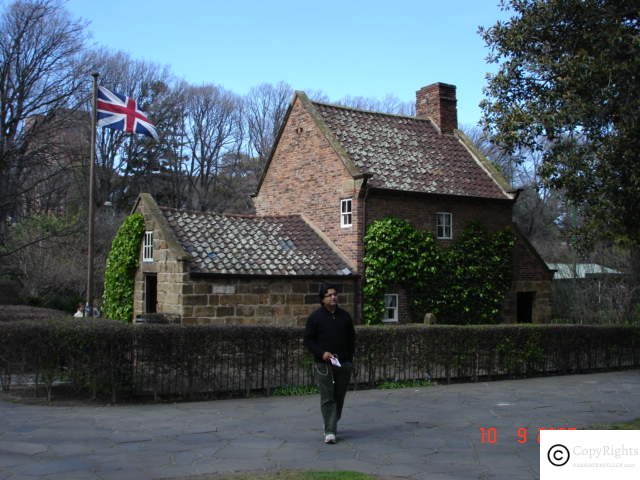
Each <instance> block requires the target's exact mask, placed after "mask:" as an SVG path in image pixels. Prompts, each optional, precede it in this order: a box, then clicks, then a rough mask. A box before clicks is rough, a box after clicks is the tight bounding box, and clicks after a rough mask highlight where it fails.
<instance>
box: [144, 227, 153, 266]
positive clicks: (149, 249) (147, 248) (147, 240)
mask: <svg viewBox="0 0 640 480" xmlns="http://www.w3.org/2000/svg"><path fill="white" fill-rule="evenodd" d="M142 261H143V262H153V230H151V231H147V232H144V240H143V241H142Z"/></svg>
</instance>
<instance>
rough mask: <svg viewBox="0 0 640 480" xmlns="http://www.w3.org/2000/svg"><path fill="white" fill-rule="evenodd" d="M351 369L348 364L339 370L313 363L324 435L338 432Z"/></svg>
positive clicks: (327, 365) (325, 364)
mask: <svg viewBox="0 0 640 480" xmlns="http://www.w3.org/2000/svg"><path fill="white" fill-rule="evenodd" d="M351 369H352V366H351V364H350V363H343V364H342V367H339V368H334V367H331V366H329V364H327V363H315V366H314V372H315V377H316V382H317V383H318V388H319V389H320V411H321V412H322V419H323V420H324V433H325V435H326V434H329V433H333V434H335V433H336V432H337V431H338V420H340V417H341V416H342V407H343V406H344V397H345V395H346V394H347V388H348V387H349V379H350V378H351Z"/></svg>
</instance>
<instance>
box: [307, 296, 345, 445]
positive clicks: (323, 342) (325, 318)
mask: <svg viewBox="0 0 640 480" xmlns="http://www.w3.org/2000/svg"><path fill="white" fill-rule="evenodd" d="M319 296H320V308H318V309H317V310H315V311H314V312H313V313H312V314H311V315H309V318H308V319H307V324H306V327H305V332H304V345H305V347H307V348H308V349H309V351H310V352H311V353H312V354H313V357H314V361H315V362H314V373H315V377H316V381H317V383H318V388H319V389H320V410H321V412H322V418H323V420H324V443H329V444H333V443H336V440H337V439H336V434H337V431H338V420H340V417H341V416H342V407H343V406H344V398H345V396H346V394H347V388H348V386H349V379H350V378H351V370H352V361H353V352H354V348H355V338H356V333H355V328H354V327H353V320H352V319H351V315H349V312H347V311H346V310H343V309H342V308H340V307H339V306H338V291H337V290H336V288H335V287H333V286H328V285H321V286H320V291H319Z"/></svg>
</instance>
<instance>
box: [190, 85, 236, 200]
mask: <svg viewBox="0 0 640 480" xmlns="http://www.w3.org/2000/svg"><path fill="white" fill-rule="evenodd" d="M240 120H241V119H240V99H239V98H238V97H237V96H236V95H235V94H232V93H231V92H228V91H226V90H223V89H222V88H220V87H217V86H215V85H203V86H200V87H189V88H188V89H187V92H186V110H185V118H184V122H185V123H184V133H185V139H186V144H187V149H188V152H187V153H188V156H189V158H188V160H187V165H186V173H187V176H188V178H189V181H190V183H191V194H192V199H191V208H193V209H196V210H203V211H204V210H217V211H220V210H221V208H220V206H219V205H215V204H214V202H213V199H214V197H215V195H216V194H217V192H218V188H219V180H220V178H221V173H222V170H223V167H224V163H225V162H224V159H225V156H226V155H228V154H231V153H237V152H239V149H240V146H241V144H242V139H241V138H240V137H239V135H240V133H241V131H242V130H241V128H240Z"/></svg>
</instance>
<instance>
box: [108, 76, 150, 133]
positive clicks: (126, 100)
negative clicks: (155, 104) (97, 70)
mask: <svg viewBox="0 0 640 480" xmlns="http://www.w3.org/2000/svg"><path fill="white" fill-rule="evenodd" d="M97 115H98V126H99V127H106V128H111V129H113V130H122V131H124V132H128V133H140V134H142V135H146V136H148V137H152V138H155V139H156V140H158V132H156V128H155V127H154V126H153V124H152V123H151V122H150V121H149V119H148V118H147V115H146V114H145V113H144V112H143V111H141V110H138V107H137V106H136V101H135V100H134V99H133V98H130V97H125V96H124V95H120V94H119V93H113V92H112V91H110V90H108V89H106V88H104V87H98V98H97Z"/></svg>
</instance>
